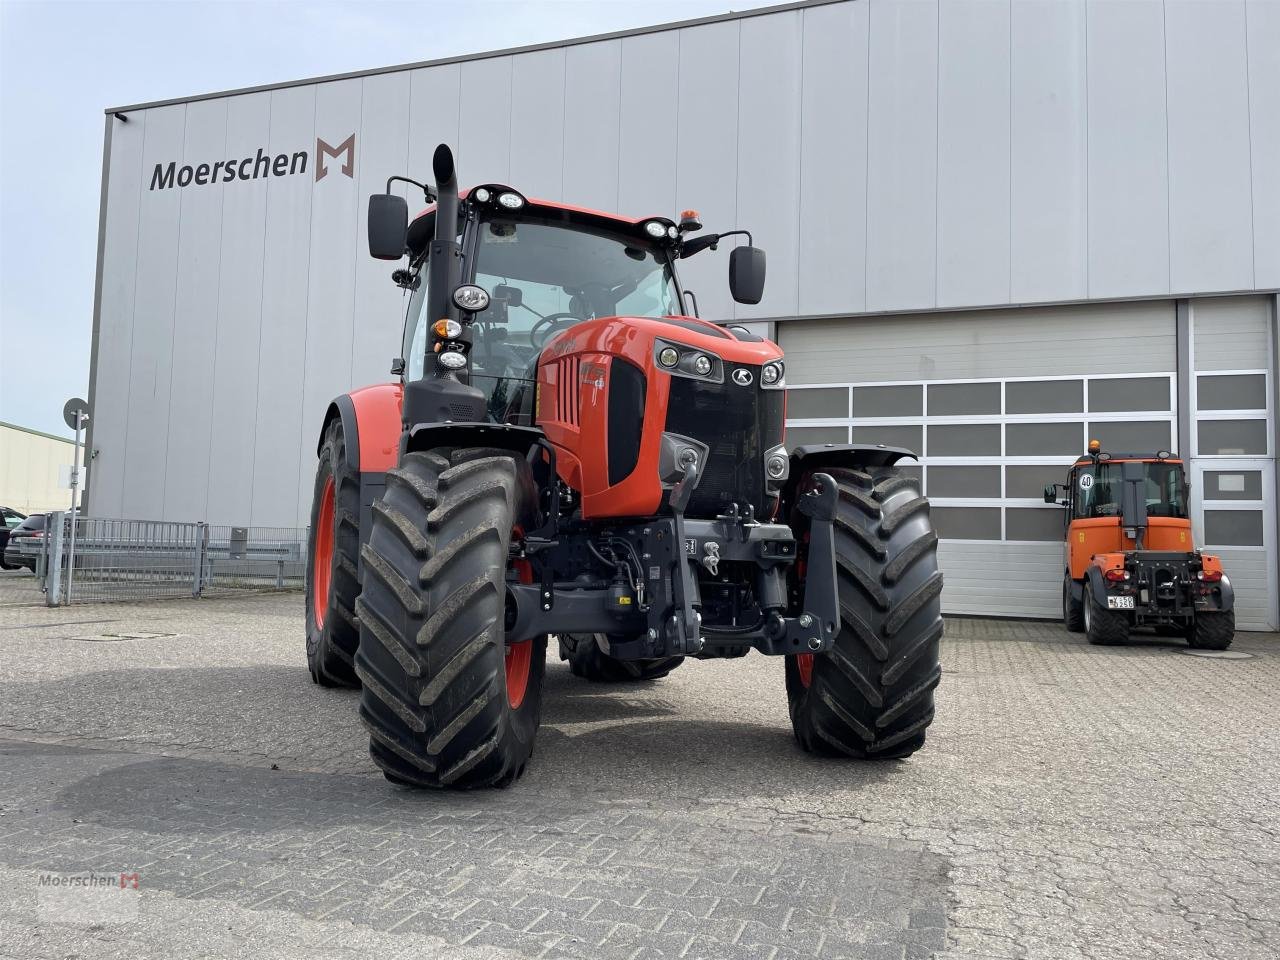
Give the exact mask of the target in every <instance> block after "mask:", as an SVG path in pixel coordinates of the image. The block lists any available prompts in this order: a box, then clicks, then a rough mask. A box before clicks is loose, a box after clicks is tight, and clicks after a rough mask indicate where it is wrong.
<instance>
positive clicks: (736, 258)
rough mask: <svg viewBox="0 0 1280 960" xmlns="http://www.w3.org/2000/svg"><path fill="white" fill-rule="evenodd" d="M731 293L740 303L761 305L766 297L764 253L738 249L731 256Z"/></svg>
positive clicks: (751, 248)
mask: <svg viewBox="0 0 1280 960" xmlns="http://www.w3.org/2000/svg"><path fill="white" fill-rule="evenodd" d="M729 292H730V293H732V294H733V299H735V300H737V301H738V302H739V303H759V302H760V298H761V297H763V296H764V251H763V250H761V249H760V248H759V247H736V248H734V251H733V253H731V254H729Z"/></svg>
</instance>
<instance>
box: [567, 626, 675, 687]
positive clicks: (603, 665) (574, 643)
mask: <svg viewBox="0 0 1280 960" xmlns="http://www.w3.org/2000/svg"><path fill="white" fill-rule="evenodd" d="M560 659H561V660H567V661H569V669H570V671H572V672H573V675H574V676H575V677H581V678H582V679H583V680H590V681H592V682H593V683H630V682H633V681H636V680H661V679H662V678H663V677H665V676H666V675H667V674H668V673H670V672H671V671H672V670H674V669H675V668H676V667H678V666H680V664H682V663H684V657H662V658H660V659H657V660H619V659H618V658H617V657H611V656H609V654H607V653H605V652H604V651H603V650H601V649H600V643H599V639H598V636H597V635H596V634H594V633H576V634H568V635H567V636H563V637H561V638H560Z"/></svg>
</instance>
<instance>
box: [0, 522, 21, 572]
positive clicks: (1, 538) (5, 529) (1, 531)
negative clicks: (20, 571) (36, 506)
mask: <svg viewBox="0 0 1280 960" xmlns="http://www.w3.org/2000/svg"><path fill="white" fill-rule="evenodd" d="M25 519H27V515H26V514H25V513H19V512H18V511H17V510H14V509H13V508H12V507H0V570H8V569H10V567H9V564H8V563H7V562H6V561H5V559H4V548H5V547H6V546H8V544H9V533H10V532H11V531H12V530H13V528H14V527H16V526H18V524H20V523H22V521H23V520H25Z"/></svg>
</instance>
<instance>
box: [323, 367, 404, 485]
mask: <svg viewBox="0 0 1280 960" xmlns="http://www.w3.org/2000/svg"><path fill="white" fill-rule="evenodd" d="M403 393H404V388H403V387H402V386H401V385H400V384H399V383H379V384H376V385H374V386H372V387H362V388H361V389H359V390H352V391H351V392H350V393H344V394H343V395H342V396H340V397H337V398H336V399H334V400H333V402H331V403H330V404H329V409H327V410H326V411H325V414H324V420H323V422H322V423H321V424H320V438H319V440H317V441H316V454H317V455H319V453H320V445H321V444H322V443H324V432H325V431H326V430H327V429H329V423H330V422H331V421H332V420H333V419H334V418H335V417H341V419H342V434H343V437H344V438H345V439H346V444H347V463H348V464H349V465H350V466H351V467H353V468H354V469H356V470H358V471H359V472H360V473H370V472H373V473H386V472H387V471H388V470H390V469H391V468H392V467H394V466H395V465H396V455H397V453H398V450H399V444H400V434H401V433H402V431H403V427H402V425H401V422H400V403H401V398H402V396H403Z"/></svg>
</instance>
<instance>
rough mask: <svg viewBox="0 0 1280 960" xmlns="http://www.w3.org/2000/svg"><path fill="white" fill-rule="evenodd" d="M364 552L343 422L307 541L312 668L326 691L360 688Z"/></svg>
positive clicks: (320, 465)
mask: <svg viewBox="0 0 1280 960" xmlns="http://www.w3.org/2000/svg"><path fill="white" fill-rule="evenodd" d="M359 550H360V476H359V474H358V473H357V472H356V471H355V470H353V469H352V468H351V466H350V464H348V463H347V445H346V437H345V436H344V434H343V430H342V421H341V420H338V419H335V420H333V422H331V423H330V424H329V426H328V428H327V429H326V430H325V433H324V442H323V443H322V444H321V445H320V458H319V460H318V461H317V463H316V482H315V492H314V494H313V496H312V499H311V530H310V533H309V534H308V538H307V578H306V609H307V612H306V617H307V668H308V669H309V670H310V671H311V680H312V682H313V683H318V684H320V686H322V687H358V686H360V680H359V678H357V676H356V669H355V655H356V647H358V646H359V645H360V627H359V624H358V623H357V622H356V614H355V609H356V598H357V597H358V596H360V579H359V574H358V573H357V569H358V568H357V566H356V558H357V556H358V555H359Z"/></svg>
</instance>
